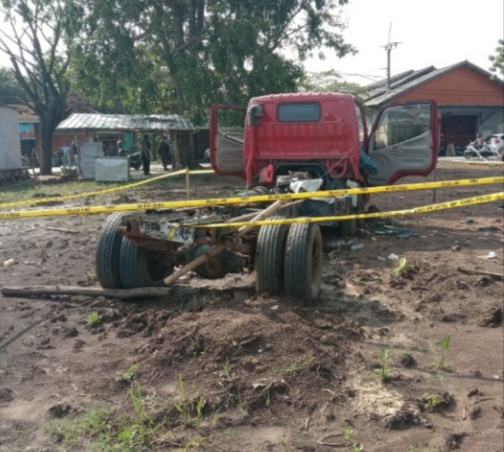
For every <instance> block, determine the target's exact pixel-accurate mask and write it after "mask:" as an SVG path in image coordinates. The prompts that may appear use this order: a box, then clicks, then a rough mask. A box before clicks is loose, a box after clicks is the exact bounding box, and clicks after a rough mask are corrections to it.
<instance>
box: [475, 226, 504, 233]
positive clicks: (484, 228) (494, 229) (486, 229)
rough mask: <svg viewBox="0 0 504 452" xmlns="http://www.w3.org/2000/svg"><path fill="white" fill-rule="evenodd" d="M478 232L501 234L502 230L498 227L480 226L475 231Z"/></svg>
mask: <svg viewBox="0 0 504 452" xmlns="http://www.w3.org/2000/svg"><path fill="white" fill-rule="evenodd" d="M476 230H477V231H479V232H502V229H501V228H499V227H498V226H494V225H491V226H481V227H480V228H478V229H476Z"/></svg>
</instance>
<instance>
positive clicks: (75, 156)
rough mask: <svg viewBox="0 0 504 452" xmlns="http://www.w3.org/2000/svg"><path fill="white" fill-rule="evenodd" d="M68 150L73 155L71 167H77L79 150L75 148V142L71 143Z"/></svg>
mask: <svg viewBox="0 0 504 452" xmlns="http://www.w3.org/2000/svg"><path fill="white" fill-rule="evenodd" d="M70 149H71V151H72V154H73V158H72V162H71V165H74V166H75V165H77V161H78V160H79V148H78V147H77V143H76V142H75V140H74V141H72V144H71V145H70Z"/></svg>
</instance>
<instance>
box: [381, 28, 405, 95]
mask: <svg viewBox="0 0 504 452" xmlns="http://www.w3.org/2000/svg"><path fill="white" fill-rule="evenodd" d="M391 34H392V22H391V23H390V28H389V35H388V43H387V44H385V45H384V46H382V48H384V49H385V51H386V52H387V92H388V91H390V66H391V65H390V60H391V58H390V54H391V53H392V50H393V49H395V48H396V47H397V46H398V45H399V44H401V43H400V42H391V41H390V35H391Z"/></svg>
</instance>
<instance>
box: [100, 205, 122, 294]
mask: <svg viewBox="0 0 504 452" xmlns="http://www.w3.org/2000/svg"><path fill="white" fill-rule="evenodd" d="M127 214H128V213H127V212H114V213H113V214H112V215H110V216H109V217H108V218H107V219H106V220H105V223H104V224H103V227H102V230H101V232H100V236H99V237H98V246H97V248H96V260H95V268H96V276H97V278H98V281H99V283H100V284H101V286H102V287H103V288H104V289H122V288H123V287H124V286H123V283H122V280H121V270H120V268H119V256H120V252H121V243H122V239H123V236H122V235H121V234H119V232H118V231H117V228H118V227H119V226H121V224H122V219H123V217H125V216H126V215H127Z"/></svg>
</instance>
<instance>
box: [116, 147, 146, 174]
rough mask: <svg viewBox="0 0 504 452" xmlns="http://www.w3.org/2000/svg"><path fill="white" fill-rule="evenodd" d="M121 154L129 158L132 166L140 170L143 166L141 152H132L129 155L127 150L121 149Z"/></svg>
mask: <svg viewBox="0 0 504 452" xmlns="http://www.w3.org/2000/svg"><path fill="white" fill-rule="evenodd" d="M119 156H120V157H128V158H129V166H130V168H134V169H136V170H137V171H138V170H139V169H140V168H141V167H142V156H141V155H140V152H132V153H131V154H129V155H128V152H127V151H124V150H119Z"/></svg>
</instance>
